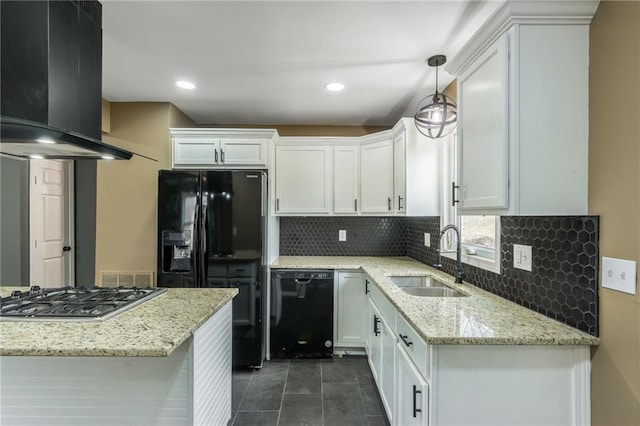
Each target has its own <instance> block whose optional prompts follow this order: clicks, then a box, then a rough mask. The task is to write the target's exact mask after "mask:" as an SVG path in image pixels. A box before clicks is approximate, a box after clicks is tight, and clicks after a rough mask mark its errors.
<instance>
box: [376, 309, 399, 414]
mask: <svg viewBox="0 0 640 426" xmlns="http://www.w3.org/2000/svg"><path fill="white" fill-rule="evenodd" d="M380 332H381V337H382V338H381V343H380V345H381V348H380V352H381V354H382V355H381V361H380V365H381V368H380V375H379V378H380V382H379V389H380V397H381V398H382V404H383V405H384V408H385V410H386V411H387V416H388V417H389V422H390V423H391V424H394V422H393V416H394V409H393V407H394V396H395V380H394V376H395V357H396V355H395V353H396V335H395V333H394V332H393V329H392V328H391V326H390V325H389V324H388V323H387V321H385V320H384V318H383V319H382V322H381V323H380Z"/></svg>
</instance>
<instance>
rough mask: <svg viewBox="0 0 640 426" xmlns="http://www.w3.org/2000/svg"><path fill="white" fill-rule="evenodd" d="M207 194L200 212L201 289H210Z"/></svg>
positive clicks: (204, 196) (203, 198)
mask: <svg viewBox="0 0 640 426" xmlns="http://www.w3.org/2000/svg"><path fill="white" fill-rule="evenodd" d="M207 208H208V206H207V194H206V193H205V194H204V195H203V197H202V207H201V212H200V237H201V238H200V250H199V251H200V285H199V287H209V286H208V284H207V257H208V256H207V233H208V230H207Z"/></svg>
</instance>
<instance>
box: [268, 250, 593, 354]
mask: <svg viewBox="0 0 640 426" xmlns="http://www.w3.org/2000/svg"><path fill="white" fill-rule="evenodd" d="M271 268H280V269H282V268H309V269H336V270H337V269H360V268H362V270H363V271H364V272H366V273H367V274H368V275H369V276H370V277H371V278H372V279H373V281H374V283H375V285H376V286H377V287H378V288H379V289H380V290H381V292H382V293H383V294H384V295H385V296H386V297H387V298H388V299H389V300H390V301H391V303H392V304H393V305H394V306H395V307H396V308H397V310H398V312H400V314H401V315H402V316H403V317H404V318H405V319H406V320H407V322H409V323H410V324H411V325H412V326H413V327H414V328H415V330H416V331H417V332H418V334H420V336H422V338H423V339H424V340H425V341H426V342H427V343H431V344H436V345H437V344H472V345H598V344H599V339H598V338H597V337H594V336H591V335H589V334H587V333H584V332H582V331H580V330H578V329H576V328H573V327H570V326H568V325H565V324H563V323H560V322H558V321H555V320H553V319H551V318H548V317H546V316H544V315H542V314H539V313H537V312H534V311H532V310H530V309H527V308H525V307H522V306H520V305H518V304H516V303H513V302H510V301H508V300H506V299H503V298H501V297H498V296H496V295H494V294H492V293H489V292H487V291H484V290H482V289H479V288H478V287H476V286H473V285H471V284H466V283H465V284H455V283H454V282H453V277H452V276H450V275H448V274H445V273H443V272H442V271H439V270H437V269H434V268H431V267H429V266H426V265H425V264H423V263H420V262H418V261H416V260H414V259H411V258H409V257H359V256H353V257H351V256H335V257H333V256H327V257H324V256H281V257H279V258H277V259H276V260H275V261H274V262H273V263H272V264H271ZM391 275H431V276H434V277H436V278H438V279H440V280H442V281H444V282H446V283H447V284H448V285H450V286H451V287H453V288H456V289H458V290H460V291H462V292H463V293H465V294H467V295H469V297H435V298H430V297H418V296H411V295H409V294H407V293H405V292H404V291H402V290H401V289H400V288H399V287H397V286H396V285H395V284H393V283H392V282H391V281H390V280H389V278H388V277H389V276H391Z"/></svg>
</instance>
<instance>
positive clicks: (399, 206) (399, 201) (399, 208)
mask: <svg viewBox="0 0 640 426" xmlns="http://www.w3.org/2000/svg"><path fill="white" fill-rule="evenodd" d="M398 210H402V197H401V196H399V195H398Z"/></svg>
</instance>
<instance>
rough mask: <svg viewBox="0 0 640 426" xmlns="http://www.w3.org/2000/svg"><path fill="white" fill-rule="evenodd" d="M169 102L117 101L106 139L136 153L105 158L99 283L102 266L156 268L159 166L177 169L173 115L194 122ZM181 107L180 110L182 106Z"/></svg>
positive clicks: (100, 194)
mask: <svg viewBox="0 0 640 426" xmlns="http://www.w3.org/2000/svg"><path fill="white" fill-rule="evenodd" d="M174 108H175V107H173V105H171V104H169V103H146V102H134V103H111V104H110V121H111V126H110V128H111V132H110V133H109V134H108V135H106V134H105V135H103V138H104V140H105V141H106V142H108V143H111V144H113V145H117V146H120V147H122V148H125V149H129V150H131V151H133V152H137V153H140V154H143V155H147V156H149V157H152V158H155V159H157V160H158V162H154V161H151V160H148V159H146V158H142V157H139V156H136V155H134V156H133V158H132V159H131V160H129V161H111V162H108V161H99V162H98V177H97V181H98V182H97V217H96V282H97V283H99V284H101V279H100V273H101V271H111V272H135V271H155V269H156V260H155V259H156V203H157V195H156V194H157V185H158V184H157V180H158V177H157V176H158V170H159V169H162V168H171V138H170V135H169V127H170V126H171V120H172V119H175V120H176V121H179V122H180V124H181V125H183V124H188V121H187V120H185V119H184V118H183V117H181V116H180V114H181V113H180V114H178V113H177V112H176V111H175V110H174ZM178 112H179V111H178Z"/></svg>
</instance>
